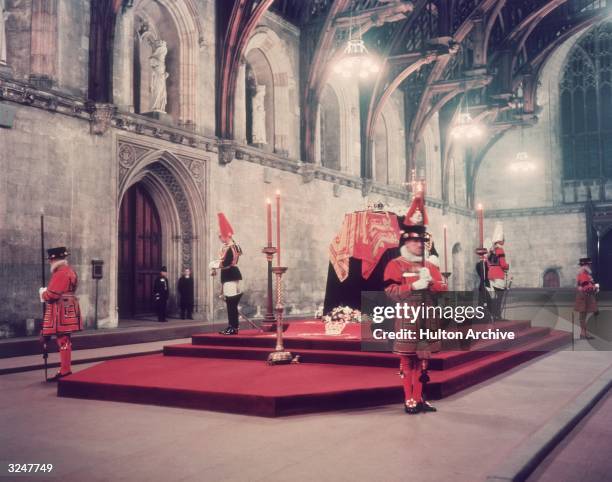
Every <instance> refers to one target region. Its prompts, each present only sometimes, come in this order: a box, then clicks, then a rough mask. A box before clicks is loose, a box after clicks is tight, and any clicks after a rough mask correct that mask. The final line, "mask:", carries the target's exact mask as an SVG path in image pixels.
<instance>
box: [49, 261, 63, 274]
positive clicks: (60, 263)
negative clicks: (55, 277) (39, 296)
mask: <svg viewBox="0 0 612 482" xmlns="http://www.w3.org/2000/svg"><path fill="white" fill-rule="evenodd" d="M67 264H68V261H66V260H65V259H58V260H57V261H53V263H51V265H50V266H49V269H50V270H51V273H53V272H54V271H55V270H56V269H57V268H59V267H60V266H64V265H67Z"/></svg>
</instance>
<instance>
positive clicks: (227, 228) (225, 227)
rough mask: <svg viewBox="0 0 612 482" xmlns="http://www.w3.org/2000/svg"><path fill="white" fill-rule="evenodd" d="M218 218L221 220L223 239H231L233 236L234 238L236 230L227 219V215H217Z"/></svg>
mask: <svg viewBox="0 0 612 482" xmlns="http://www.w3.org/2000/svg"><path fill="white" fill-rule="evenodd" d="M217 218H218V219H219V234H220V235H221V238H222V239H230V238H231V237H232V236H234V229H233V228H232V225H231V224H230V223H229V221H228V220H227V218H226V217H225V214H223V213H217Z"/></svg>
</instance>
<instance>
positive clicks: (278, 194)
mask: <svg viewBox="0 0 612 482" xmlns="http://www.w3.org/2000/svg"><path fill="white" fill-rule="evenodd" d="M276 197H280V189H277V190H276Z"/></svg>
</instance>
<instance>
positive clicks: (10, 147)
mask: <svg viewBox="0 0 612 482" xmlns="http://www.w3.org/2000/svg"><path fill="white" fill-rule="evenodd" d="M0 152H1V153H2V155H0V171H1V172H2V173H3V175H2V177H1V180H0V201H1V202H0V216H1V218H0V219H2V222H1V223H0V270H1V274H0V292H1V293H3V296H2V303H1V304H0V331H3V332H4V335H5V336H6V330H8V334H9V335H11V336H18V335H25V334H26V332H25V320H26V319H27V318H40V316H41V311H40V310H41V305H40V303H39V302H38V288H39V287H40V286H41V283H42V281H41V254H40V215H41V212H42V213H44V216H45V245H46V247H47V248H48V247H52V246H62V245H66V246H68V247H69V248H70V251H71V253H72V254H71V256H70V263H71V264H73V265H74V267H75V269H76V271H77V274H78V276H79V279H80V286H79V294H80V300H81V306H82V310H83V314H84V316H85V319H86V323H87V325H88V326H91V325H92V323H93V310H94V308H93V291H94V286H93V282H92V281H91V274H90V273H91V264H90V263H91V260H92V259H109V258H110V250H111V245H112V243H113V242H115V241H114V240H112V239H111V226H112V224H111V220H112V219H113V215H114V214H113V213H114V210H115V199H114V197H113V192H114V191H113V189H112V187H113V186H112V181H113V179H114V172H113V166H112V165H111V163H110V137H109V135H107V136H105V137H94V136H91V135H90V133H89V124H88V123H87V122H83V121H82V120H78V119H74V118H71V117H68V116H64V115H60V114H52V113H49V112H47V111H44V110H40V109H35V108H28V107H22V106H18V107H17V113H16V117H15V124H14V127H13V128H12V129H0ZM105 269H106V272H107V273H108V270H109V269H113V268H112V267H110V266H105ZM45 270H46V279H47V281H48V279H49V272H48V266H45ZM108 279H109V278H108V276H107V277H106V278H105V279H104V280H102V282H101V283H100V303H99V308H98V313H99V318H100V319H101V320H104V319H107V318H109V317H112V314H111V313H109V310H108V306H109V281H108ZM7 325H9V326H7ZM1 336H2V334H0V337H1Z"/></svg>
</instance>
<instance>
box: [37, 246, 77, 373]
mask: <svg viewBox="0 0 612 482" xmlns="http://www.w3.org/2000/svg"><path fill="white" fill-rule="evenodd" d="M47 253H48V259H49V262H50V263H51V279H50V281H49V286H48V287H47V288H41V290H40V299H41V301H43V302H44V303H45V317H44V319H43V326H42V331H41V334H42V336H43V337H49V336H52V335H55V336H56V340H57V346H58V349H59V353H60V371H59V372H58V374H57V375H56V376H55V377H54V378H53V379H57V378H61V377H63V376H66V375H69V374H70V373H72V372H71V359H72V343H71V341H70V334H71V333H73V332H75V331H80V330H82V329H83V321H82V318H81V308H80V307H79V300H78V299H77V297H76V294H75V293H76V290H77V286H78V282H79V281H78V277H77V274H76V273H75V272H74V270H73V269H72V268H71V267H70V266H69V265H68V262H67V261H66V259H65V257H66V256H68V251H67V250H66V248H64V247H61V248H52V249H49V250H47Z"/></svg>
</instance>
